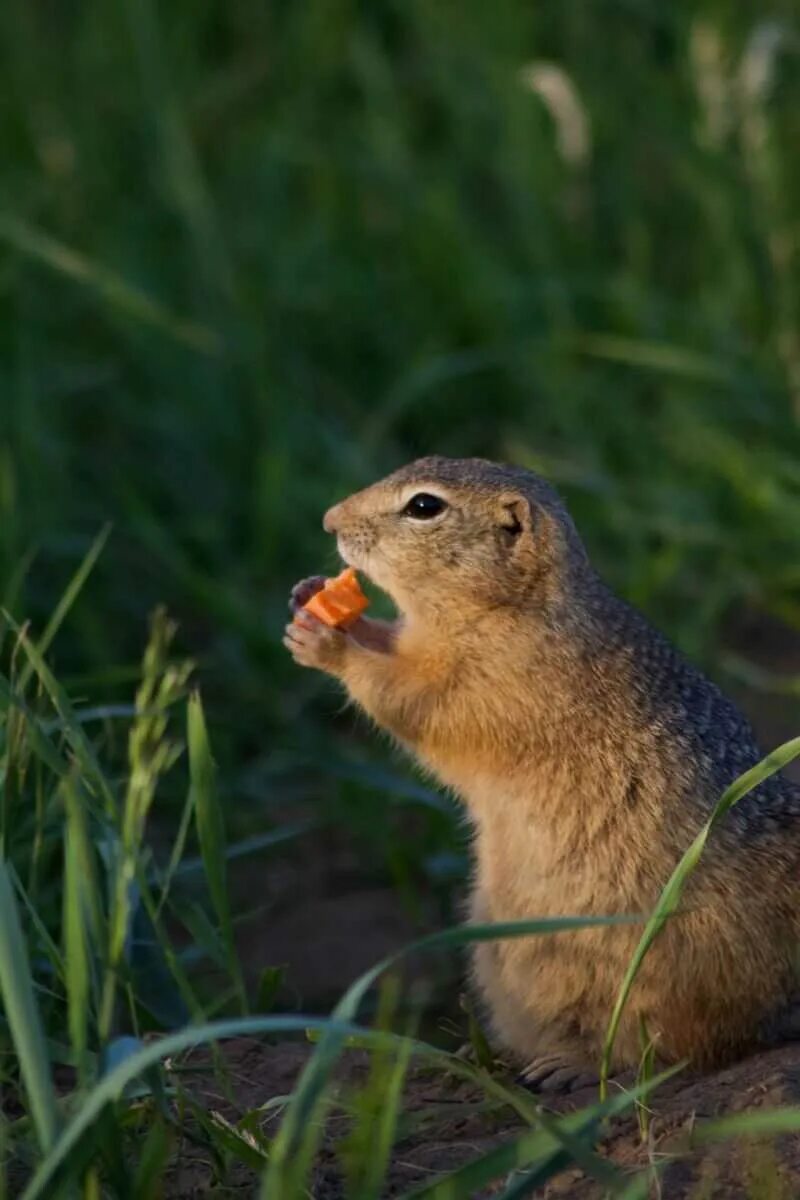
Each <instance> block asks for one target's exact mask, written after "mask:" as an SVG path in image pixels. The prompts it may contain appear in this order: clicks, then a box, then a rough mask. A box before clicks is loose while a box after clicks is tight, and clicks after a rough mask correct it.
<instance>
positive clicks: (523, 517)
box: [499, 496, 533, 545]
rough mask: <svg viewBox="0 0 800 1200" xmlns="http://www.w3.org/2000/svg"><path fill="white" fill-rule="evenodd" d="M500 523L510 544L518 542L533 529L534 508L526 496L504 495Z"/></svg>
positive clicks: (500, 510) (501, 500)
mask: <svg viewBox="0 0 800 1200" xmlns="http://www.w3.org/2000/svg"><path fill="white" fill-rule="evenodd" d="M499 525H500V528H501V530H502V531H503V537H504V539H505V540H506V541H507V542H508V544H509V545H513V544H514V543H516V542H518V541H519V540H520V539H521V538H522V537H524V535H525V534H530V532H531V530H532V529H533V510H532V505H531V503H530V501H529V500H527V499H526V498H525V497H524V496H502V497H501V498H500V505H499Z"/></svg>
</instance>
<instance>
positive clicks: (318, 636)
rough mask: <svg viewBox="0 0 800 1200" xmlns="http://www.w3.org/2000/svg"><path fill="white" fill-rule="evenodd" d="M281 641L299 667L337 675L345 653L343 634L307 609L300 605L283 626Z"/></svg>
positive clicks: (346, 642) (346, 640) (345, 645)
mask: <svg viewBox="0 0 800 1200" xmlns="http://www.w3.org/2000/svg"><path fill="white" fill-rule="evenodd" d="M283 644H284V646H285V647H286V649H287V650H288V651H289V653H290V654H291V656H292V658H293V659H294V661H295V662H296V663H298V664H299V665H300V666H301V667H315V668H316V669H317V670H318V671H327V672H328V674H329V675H338V674H339V672H340V671H341V668H342V665H343V663H344V659H345V655H346V654H347V646H348V639H347V634H345V633H342V631H341V630H340V629H333V628H331V626H330V625H325V624H323V622H322V621H319V620H318V619H317V618H316V617H314V616H312V615H311V613H308V612H305V611H304V610H303V609H300V610H299V611H298V613H297V615H296V616H295V619H294V620H293V621H291V622H290V623H289V624H288V625H287V626H286V632H285V633H284V637H283Z"/></svg>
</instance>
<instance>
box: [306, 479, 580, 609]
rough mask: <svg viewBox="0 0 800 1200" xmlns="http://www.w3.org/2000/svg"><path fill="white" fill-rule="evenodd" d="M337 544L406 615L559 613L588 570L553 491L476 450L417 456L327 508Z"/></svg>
mask: <svg viewBox="0 0 800 1200" xmlns="http://www.w3.org/2000/svg"><path fill="white" fill-rule="evenodd" d="M323 526H324V528H325V529H326V530H327V532H328V533H335V534H336V537H337V543H338V548H339V553H340V554H341V556H342V558H343V559H344V560H345V562H346V563H348V564H349V565H350V566H353V567H356V568H357V569H358V570H360V571H363V572H364V574H365V575H366V576H367V577H368V578H369V579H371V580H373V582H374V583H376V584H377V585H378V586H379V587H380V588H382V589H383V591H385V592H387V593H388V594H389V596H391V598H392V599H393V600H394V601H395V603H396V604H397V606H398V608H399V609H400V611H401V612H402V613H403V614H404V615H406V616H412V617H425V618H426V619H429V618H431V617H436V618H439V619H441V621H442V623H443V624H444V625H450V624H451V623H452V619H453V617H454V616H455V617H456V618H458V617H459V616H460V617H462V618H464V619H466V620H471V619H474V618H475V617H476V616H479V615H485V614H486V612H487V611H488V610H490V609H506V610H521V609H522V610H530V611H532V612H537V613H538V614H539V615H540V616H549V617H550V618H551V619H552V620H554V621H558V620H559V619H560V616H561V613H562V610H565V609H566V608H567V607H568V606H570V605H573V606H574V595H575V592H576V591H577V592H578V594H580V590H581V589H580V588H579V587H577V588H576V587H575V586H574V585H575V584H576V583H577V580H576V578H575V577H576V574H577V573H580V574H587V573H589V574H591V569H590V567H589V564H588V560H587V558H586V553H585V551H584V548H583V544H582V543H581V541H580V538H579V537H578V534H577V532H576V530H575V527H574V525H573V524H572V520H571V518H570V517H569V515H568V514H567V512H566V509H565V508H564V506H563V504H562V502H561V500H560V499H559V497H558V495H557V494H556V492H555V490H554V489H553V488H552V487H551V486H550V485H549V484H548V483H546V482H545V481H544V480H543V479H541V478H540V477H539V476H538V475H535V474H534V473H533V472H532V471H527V470H524V469H523V468H520V467H512V466H505V465H501V464H499V463H493V462H489V461H487V460H485V459H479V458H466V459H457V458H443V457H439V456H436V457H430V458H421V459H418V460H417V461H416V462H412V463H410V464H409V465H408V466H405V467H401V468H400V469H399V470H398V471H395V472H394V473H393V474H391V475H388V476H387V477H386V478H385V479H382V480H380V481H379V482H378V483H374V484H372V486H371V487H367V488H364V489H363V490H362V491H359V492H355V493H354V494H353V495H352V496H349V497H348V498H347V499H346V500H343V501H341V503H339V504H336V505H334V506H333V508H331V509H329V510H328V512H327V513H326V514H325V517H324V520H323Z"/></svg>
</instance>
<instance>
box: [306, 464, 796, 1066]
mask: <svg viewBox="0 0 800 1200" xmlns="http://www.w3.org/2000/svg"><path fill="white" fill-rule="evenodd" d="M417 492H428V493H433V494H435V495H437V496H440V497H442V498H443V499H444V500H446V501H447V503H448V507H447V509H446V510H445V512H444V513H443V515H442V516H441V517H440V518H436V519H435V520H433V521H419V520H414V519H412V518H409V517H408V516H407V515H404V513H403V511H402V510H403V508H404V505H405V503H406V501H407V500H408V499H409V497H410V496H411V495H413V494H415V493H417ZM325 527H326V529H328V531H329V532H334V533H336V535H337V538H338V544H339V549H340V552H341V554H342V557H343V558H344V559H345V561H346V562H348V563H351V564H352V565H353V566H355V567H357V568H359V569H360V570H362V571H364V572H365V573H366V574H367V576H369V577H370V578H372V579H373V580H374V581H375V582H376V583H377V584H378V585H379V586H380V587H382V588H383V589H385V591H386V592H388V593H389V595H390V596H391V597H392V598H393V599H394V601H395V602H396V604H397V607H398V610H399V613H400V616H399V618H398V620H397V622H396V623H395V624H394V625H378V624H376V623H375V622H370V621H369V620H366V619H362V620H361V621H360V622H359V623H358V624H357V625H356V626H355V627H353V628H352V629H351V630H350V631H349V633H348V634H342V633H339V632H337V631H331V630H326V629H325V628H324V627H322V626H321V625H319V623H318V622H316V621H313V620H312V619H303V620H302V622H301V624H300V625H297V624H295V625H293V626H290V627H289V630H288V631H287V644H288V645H289V646H290V648H291V649H292V652H293V653H294V655H295V657H296V659H297V661H299V662H301V663H303V664H304V665H309V666H316V667H319V668H321V669H323V670H326V671H328V672H329V673H331V674H333V675H335V676H336V677H337V678H338V679H340V680H341V681H342V683H343V684H344V685H345V687H346V688H347V691H348V692H349V694H350V696H351V698H352V699H353V700H354V701H355V702H356V703H357V704H358V705H359V706H360V707H361V708H362V709H363V710H364V711H365V712H366V713H368V714H369V716H370V717H372V719H373V720H374V721H375V722H376V723H377V724H378V725H379V726H381V727H382V728H383V729H385V730H387V731H388V732H389V733H391V734H392V735H393V736H394V737H395V738H396V739H397V740H398V741H400V742H401V743H402V744H403V745H405V746H406V747H407V748H408V749H409V750H410V751H411V752H412V753H413V754H414V755H416V756H417V758H418V759H419V760H420V761H421V762H422V763H423V764H425V766H426V767H428V768H429V769H430V770H431V771H433V772H434V773H435V775H436V776H437V777H438V778H439V779H440V780H441V781H442V782H443V783H444V784H446V785H447V786H448V787H450V788H452V789H453V790H454V791H455V792H456V793H457V794H458V796H459V797H461V798H462V799H463V801H464V803H465V805H466V806H467V810H468V813H469V817H470V818H471V821H472V823H473V826H474V830H475V858H476V863H475V880H474V888H473V893H472V903H471V911H472V915H473V917H474V919H476V920H481V921H483V920H491V921H507V920H515V919H522V918H527V917H538V916H551V915H552V916H555V915H575V914H596V915H602V914H619V913H633V914H641V913H647V912H649V911H650V910H651V909H652V907H653V905H654V903H655V902H656V900H657V898H658V896H659V893H660V891H661V889H662V887H663V886H664V884H665V882H666V880H667V879H668V877H669V874H670V872H671V871H672V869H673V868H674V866H675V864H676V862H677V861H678V858H679V857H680V855H681V854H682V852H683V851H684V850H685V849H686V847H687V846H688V844H689V842H690V841H691V839H692V837H693V836H694V834H695V833H696V832H697V831H698V829H699V828H700V826H701V825H702V823H703V822H704V820H705V819H706V818H707V816H708V814H709V811H710V809H711V807H712V805H713V803H714V801H715V800H716V799H717V798H718V796H719V795H720V793H721V792H722V790H723V789H724V787H725V786H726V785H727V784H728V783H730V782H731V781H732V780H733V779H734V778H735V777H736V776H738V775H739V774H740V773H741V772H742V771H743V770H744V769H745V768H746V767H748V766H750V765H752V764H753V763H754V762H756V761H758V759H759V757H760V752H759V750H758V748H757V746H756V745H755V742H754V740H753V737H752V734H751V731H750V729H749V727H748V726H747V724H746V722H745V721H744V719H743V718H742V717H741V715H740V714H739V713H738V712H737V710H736V709H735V708H734V706H733V705H732V704H731V703H730V702H729V701H727V700H726V699H725V698H724V697H723V696H722V695H721V693H720V692H719V691H718V690H717V689H716V688H715V687H714V685H713V684H711V683H710V682H709V681H708V680H706V679H705V678H704V677H703V676H702V675H700V674H699V672H697V671H696V670H695V669H694V668H693V667H691V666H690V665H689V664H688V663H686V662H685V661H684V660H683V659H682V658H681V657H680V656H679V655H678V654H677V652H676V651H675V650H673V648H672V647H671V646H670V645H669V644H668V643H667V642H666V641H665V640H664V639H663V638H662V637H661V635H660V634H658V633H657V632H656V631H655V630H653V629H652V628H651V627H650V626H649V625H648V624H647V623H646V622H645V620H644V618H643V617H641V615H640V614H638V613H637V612H635V611H634V610H633V609H631V608H629V607H628V606H627V605H626V604H624V602H623V601H621V600H619V599H618V598H617V597H616V596H614V595H613V593H611V592H610V591H609V590H608V589H607V588H606V587H605V585H604V584H603V583H602V582H601V581H600V579H599V578H598V576H597V575H596V573H595V572H594V570H593V568H592V567H591V565H590V563H589V561H588V558H587V556H586V553H585V550H584V548H583V545H582V543H581V541H580V539H579V537H578V535H577V532H576V531H575V528H574V526H573V524H572V521H571V519H570V518H569V516H568V514H567V513H566V511H565V509H564V508H563V506H562V504H561V502H560V500H559V499H558V497H557V496H556V494H555V492H554V491H553V490H552V489H551V488H550V487H549V485H547V484H546V483H545V482H544V481H543V480H541V479H539V478H538V477H537V476H535V475H533V474H532V473H530V472H527V471H523V470H520V469H516V468H512V467H503V466H500V465H498V464H495V463H489V462H485V461H483V460H479V459H470V460H451V459H444V458H430V459H422V460H420V461H419V462H416V463H412V464H410V465H409V466H408V467H404V468H403V469H402V470H400V471H398V472H395V474H394V475H391V476H389V477H388V478H387V479H384V480H383V481H381V482H379V483H376V484H374V485H373V486H372V487H369V488H366V489H365V490H364V491H361V492H358V493H356V494H355V495H353V496H351V497H349V498H348V499H347V500H345V501H343V502H342V503H341V504H338V505H336V506H335V507H334V508H333V509H331V510H330V511H329V512H328V514H327V515H326V518H325ZM799 867H800V801H799V800H798V795H797V792H796V791H795V790H794V789H793V788H792V787H791V785H789V784H788V783H786V782H785V781H784V780H783V779H781V778H780V777H775V778H774V779H772V780H771V781H769V782H768V783H766V784H763V785H762V786H761V787H760V788H759V789H758V790H757V791H756V792H754V793H752V794H751V795H750V796H748V797H746V798H745V799H744V800H743V801H742V802H741V803H740V805H739V806H738V807H737V808H735V809H734V810H733V811H732V812H731V813H730V814H729V816H728V818H727V819H726V821H725V822H724V823H723V825H722V826H721V827H720V829H719V831H718V832H716V833H715V834H714V835H713V836H712V838H711V840H710V842H709V845H708V848H707V851H706V853H705V855H704V858H703V860H702V862H701V865H700V867H699V869H698V870H697V871H696V873H695V875H694V876H693V878H692V880H691V882H690V886H689V888H688V890H687V893H686V895H685V897H684V904H683V906H682V911H681V913H680V914H679V915H678V916H676V917H675V918H674V919H673V920H672V921H670V922H669V923H668V925H667V927H666V928H665V930H664V931H663V932H662V934H661V935H660V936H659V938H658V939H657V941H656V943H655V945H654V946H653V948H652V950H651V952H650V954H649V956H648V957H647V959H646V960H645V964H644V967H643V969H642V972H641V974H640V976H639V979H638V981H637V983H636V985H635V988H634V991H633V993H632V996H631V999H630V1002H629V1004H628V1007H627V1011H626V1014H625V1017H624V1019H623V1023H622V1027H621V1030H620V1035H619V1038H618V1041H617V1046H616V1063H615V1066H617V1067H624V1066H627V1065H632V1064H633V1063H635V1062H636V1060H637V1059H638V1055H639V1052H640V1050H639V1036H640V1035H639V1029H640V1018H641V1017H643V1018H644V1019H645V1022H646V1026H647V1029H648V1031H649V1033H650V1034H651V1036H653V1037H655V1038H656V1039H657V1046H658V1051H659V1056H660V1057H661V1058H662V1059H664V1060H666V1061H672V1060H676V1059H680V1058H683V1057H688V1058H690V1059H691V1060H692V1061H693V1062H694V1063H695V1064H696V1065H697V1066H701V1067H705V1066H710V1065H712V1064H717V1063H720V1062H723V1061H725V1060H726V1059H729V1058H731V1057H732V1056H734V1055H736V1054H737V1053H740V1052H741V1051H742V1050H744V1049H745V1048H746V1047H747V1046H748V1045H749V1044H751V1043H753V1042H754V1041H756V1040H757V1038H758V1036H759V1029H760V1028H761V1026H762V1024H763V1023H764V1021H766V1020H768V1019H769V1018H771V1017H773V1016H774V1014H775V1013H776V1012H779V1011H780V1010H781V1008H782V1006H783V1005H784V1004H785V1002H786V997H787V995H788V993H789V990H790V988H791V986H792V983H793V959H794V946H795V941H796V938H797V933H798V921H799V920H800V918H799V917H798V900H800V877H799V876H798V868H799ZM640 934H641V929H640V928H639V927H636V926H616V927H609V928H593V929H588V930H585V931H583V930H582V931H579V932H570V933H564V934H558V935H548V936H543V937H530V938H525V939H517V940H505V941H496V942H491V943H484V944H481V945H479V946H478V947H477V949H476V951H475V953H474V974H475V978H476V981H477V983H478V986H479V988H480V990H481V993H482V994H483V996H484V998H485V1000H486V1003H487V1005H488V1008H489V1010H490V1013H491V1017H492V1022H493V1026H494V1029H495V1032H496V1034H497V1036H498V1038H499V1039H500V1040H501V1041H502V1042H503V1043H504V1045H506V1046H507V1047H508V1048H509V1049H510V1050H511V1051H512V1052H513V1053H514V1054H515V1055H517V1056H518V1057H519V1058H520V1059H522V1060H527V1059H530V1058H532V1057H533V1056H534V1055H541V1054H542V1053H543V1052H552V1053H555V1054H558V1055H562V1056H563V1057H564V1058H565V1059H566V1060H568V1061H571V1062H574V1063H576V1064H583V1063H596V1061H597V1059H598V1056H599V1053H600V1049H601V1045H602V1039H603V1035H604V1032H605V1029H606V1026H607V1023H608V1019H609V1015H610V1012H611V1008H612V1004H613V1001H614V998H615V996H616V993H617V990H618V988H619V985H620V982H621V979H622V976H623V973H624V970H625V967H626V965H627V963H628V960H629V958H630V955H631V953H632V951H633V948H634V946H635V944H636V942H637V940H638V938H639V936H640Z"/></svg>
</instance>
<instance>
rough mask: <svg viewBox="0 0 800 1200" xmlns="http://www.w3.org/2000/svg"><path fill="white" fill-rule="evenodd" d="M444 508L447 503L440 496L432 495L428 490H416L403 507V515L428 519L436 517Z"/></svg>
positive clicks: (421, 519) (423, 519)
mask: <svg viewBox="0 0 800 1200" xmlns="http://www.w3.org/2000/svg"><path fill="white" fill-rule="evenodd" d="M446 508H447V503H446V501H444V500H442V498H441V496H432V495H431V494H430V492H417V494H416V496H412V497H411V499H410V500H409V502H408V504H407V505H406V506H405V508H404V509H403V515H404V516H406V517H415V518H416V519H417V520H418V521H429V520H430V519H431V517H438V515H439V513H441V512H444V510H445V509H446Z"/></svg>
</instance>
